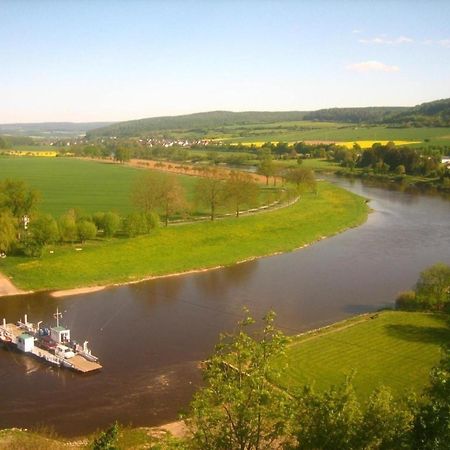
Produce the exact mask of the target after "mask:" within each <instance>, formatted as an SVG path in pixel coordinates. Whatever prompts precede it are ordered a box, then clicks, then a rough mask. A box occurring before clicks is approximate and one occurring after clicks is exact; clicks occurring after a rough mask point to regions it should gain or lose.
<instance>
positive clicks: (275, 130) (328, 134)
mask: <svg viewBox="0 0 450 450" xmlns="http://www.w3.org/2000/svg"><path fill="white" fill-rule="evenodd" d="M210 137H213V138H215V139H220V140H223V141H224V142H236V143H238V142H242V143H254V142H258V143H260V142H268V141H269V142H280V141H282V142H298V141H339V142H351V143H352V145H353V142H355V141H372V142H379V141H405V142H419V143H420V144H423V143H425V144H433V145H450V128H388V127H385V126H360V125H355V124H342V123H339V124H338V123H328V122H307V121H300V122H276V123H272V124H262V125H261V126H255V125H252V126H248V127H245V126H241V127H228V128H224V129H223V130H222V132H221V133H217V132H216V133H215V134H214V135H211V136H210Z"/></svg>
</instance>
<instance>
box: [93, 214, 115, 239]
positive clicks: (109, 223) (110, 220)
mask: <svg viewBox="0 0 450 450" xmlns="http://www.w3.org/2000/svg"><path fill="white" fill-rule="evenodd" d="M100 223H101V228H102V230H103V235H104V236H105V237H112V236H114V234H116V232H117V230H118V229H119V227H120V216H119V215H118V214H115V213H113V212H107V213H105V214H104V215H103V217H102V220H101V222H100ZM97 227H98V226H97Z"/></svg>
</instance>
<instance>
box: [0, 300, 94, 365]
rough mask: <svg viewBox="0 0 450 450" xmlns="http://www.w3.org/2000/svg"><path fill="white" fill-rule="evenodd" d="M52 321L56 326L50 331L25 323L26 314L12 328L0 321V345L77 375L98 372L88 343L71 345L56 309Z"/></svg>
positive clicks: (68, 332)
mask: <svg viewBox="0 0 450 450" xmlns="http://www.w3.org/2000/svg"><path fill="white" fill-rule="evenodd" d="M54 317H55V319H56V326H53V327H50V328H47V327H41V324H42V322H38V323H37V325H35V324H33V323H31V322H28V317H27V315H26V314H25V316H24V320H23V322H22V320H19V321H18V322H17V323H16V324H13V323H6V320H5V319H3V324H2V325H0V342H1V343H3V344H4V345H7V346H11V347H13V348H15V349H17V350H18V351H20V352H23V353H28V354H30V355H32V356H34V357H36V358H38V359H40V360H42V361H45V362H47V363H49V364H52V365H54V366H58V367H67V368H69V369H72V370H75V371H76V372H81V373H87V372H93V371H96V370H100V369H101V368H102V366H101V365H100V363H99V359H98V358H97V357H96V356H94V355H93V354H92V353H91V350H90V349H89V348H88V345H87V344H88V342H87V341H85V342H84V343H83V345H80V344H78V343H77V342H75V341H73V340H72V339H71V338H70V330H69V329H68V328H65V327H64V326H62V325H61V324H60V322H59V319H60V318H62V314H61V313H60V312H59V310H58V308H57V309H56V313H55V314H54Z"/></svg>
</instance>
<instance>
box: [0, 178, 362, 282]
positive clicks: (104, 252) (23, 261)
mask: <svg viewBox="0 0 450 450" xmlns="http://www.w3.org/2000/svg"><path fill="white" fill-rule="evenodd" d="M367 213H368V207H367V205H366V203H365V200H364V199H363V198H361V197H359V196H357V195H355V194H352V193H350V192H347V191H345V190H343V189H341V188H338V187H336V186H333V185H331V184H328V183H319V185H318V193H317V195H315V194H308V195H305V196H304V197H303V198H302V199H301V200H300V201H298V202H297V203H295V204H294V205H292V206H290V207H287V208H283V209H279V210H274V211H270V212H266V213H262V214H257V215H254V216H244V217H241V218H239V219H234V218H233V219H225V220H220V221H216V222H213V223H211V222H202V223H195V224H187V225H182V226H172V227H169V228H167V229H159V230H157V231H156V232H155V233H154V234H153V235H149V236H142V237H138V238H134V239H113V240H111V241H106V242H105V241H93V242H91V243H90V244H89V245H84V246H83V251H75V249H74V248H73V247H71V246H67V247H55V248H54V253H53V254H50V253H49V252H48V251H47V252H45V254H44V255H43V257H42V258H41V259H30V258H22V257H13V256H10V257H8V258H6V259H2V260H0V272H3V273H5V274H6V275H8V276H9V277H11V278H12V280H13V282H14V283H15V284H16V285H17V286H18V287H21V288H23V289H31V290H38V289H61V288H73V287H78V286H90V285H97V284H110V283H117V282H127V281H132V280H137V279H142V278H144V277H147V276H154V275H164V274H169V273H178V272H184V271H188V270H194V269H202V268H210V267H216V266H219V265H230V264H233V263H235V262H237V261H241V260H244V259H247V258H250V257H256V256H263V255H269V254H272V253H274V252H286V251H290V250H293V249H295V248H298V247H301V246H303V245H305V244H309V243H311V242H314V241H315V240H317V239H320V238H321V237H322V236H329V235H332V234H335V233H337V232H339V231H343V230H345V229H346V228H348V227H353V226H357V225H359V224H361V223H363V222H364V221H365V220H366V218H367Z"/></svg>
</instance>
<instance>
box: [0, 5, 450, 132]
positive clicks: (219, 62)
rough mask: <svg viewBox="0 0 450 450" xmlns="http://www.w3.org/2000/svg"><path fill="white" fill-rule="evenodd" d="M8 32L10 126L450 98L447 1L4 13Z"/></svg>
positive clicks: (3, 114)
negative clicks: (218, 111)
mask: <svg viewBox="0 0 450 450" xmlns="http://www.w3.org/2000/svg"><path fill="white" fill-rule="evenodd" d="M387 12H388V13H389V14H386V13H387ZM0 18H1V20H2V27H1V29H0V54H1V55H2V62H3V64H2V66H3V67H2V71H1V72H0V95H1V98H2V108H1V110H0V123H2V124H14V123H39V122H40V123H42V122H75V123H80V122H117V121H125V120H137V119H141V118H149V117H159V116H176V115H182V114H194V113H198V112H208V111H217V110H221V111H234V112H241V111H310V110H317V109H322V108H332V107H363V106H414V105H416V104H419V103H423V102H427V101H432V100H437V99H441V98H447V97H450V82H449V81H450V30H449V28H448V23H449V20H450V3H448V2H444V1H438V0H436V1H431V2H426V3H421V2H407V1H395V2H392V1H389V2H386V1H380V2H376V3H374V2H369V1H367V2H344V1H343V2H329V1H317V2H314V3H310V2H295V1H281V2H271V1H260V2H257V1H250V0H249V1H244V2H240V3H237V2H233V1H217V2H206V1H200V0H198V1H186V2H181V1H169V2H158V1H155V2H141V1H129V2H123V1H106V0H93V1H90V2H75V1H66V2H52V1H44V0H37V1H34V2H27V1H21V0H15V1H12V0H0Z"/></svg>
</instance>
